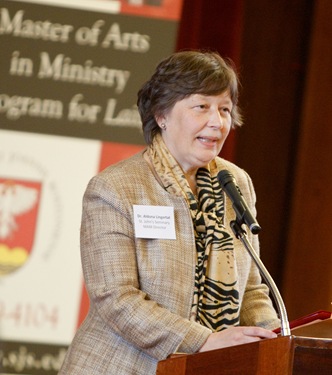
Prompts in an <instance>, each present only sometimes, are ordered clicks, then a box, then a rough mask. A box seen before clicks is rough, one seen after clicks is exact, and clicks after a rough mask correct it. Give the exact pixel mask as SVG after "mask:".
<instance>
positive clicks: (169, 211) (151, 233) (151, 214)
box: [133, 205, 176, 240]
mask: <svg viewBox="0 0 332 375" xmlns="http://www.w3.org/2000/svg"><path fill="white" fill-rule="evenodd" d="M133 210H134V224H135V236H136V237H137V238H161V239H169V240H175V239H176V236H175V223H174V207H168V206H141V205H133Z"/></svg>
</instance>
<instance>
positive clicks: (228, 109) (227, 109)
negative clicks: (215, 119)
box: [221, 107, 231, 113]
mask: <svg viewBox="0 0 332 375" xmlns="http://www.w3.org/2000/svg"><path fill="white" fill-rule="evenodd" d="M221 112H226V113H231V110H230V108H228V107H222V108H221Z"/></svg>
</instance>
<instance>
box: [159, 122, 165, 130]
mask: <svg viewBox="0 0 332 375" xmlns="http://www.w3.org/2000/svg"><path fill="white" fill-rule="evenodd" d="M160 127H161V128H162V129H163V130H166V124H165V123H164V122H162V123H161V124H160Z"/></svg>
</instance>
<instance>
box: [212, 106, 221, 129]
mask: <svg viewBox="0 0 332 375" xmlns="http://www.w3.org/2000/svg"><path fill="white" fill-rule="evenodd" d="M223 124H224V119H223V117H222V116H221V114H220V112H219V110H214V111H212V112H211V114H210V119H209V126H210V127H212V128H217V129H219V128H221V127H223Z"/></svg>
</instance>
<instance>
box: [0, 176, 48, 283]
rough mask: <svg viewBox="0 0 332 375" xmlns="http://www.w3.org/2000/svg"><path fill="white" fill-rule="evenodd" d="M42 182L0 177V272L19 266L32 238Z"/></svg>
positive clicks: (12, 269)
mask: <svg viewBox="0 0 332 375" xmlns="http://www.w3.org/2000/svg"><path fill="white" fill-rule="evenodd" d="M41 187H42V184H41V182H37V181H27V180H26V181H23V180H16V179H15V180H14V179H4V178H0V276H4V275H6V274H9V273H11V272H14V271H16V270H17V269H18V268H20V267H22V266H23V265H24V264H25V263H26V261H27V260H28V258H29V256H30V254H31V252H32V249H33V243H34V239H35V233H36V227H37V217H38V208H39V203H40V196H41Z"/></svg>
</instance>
